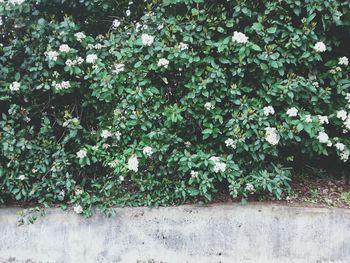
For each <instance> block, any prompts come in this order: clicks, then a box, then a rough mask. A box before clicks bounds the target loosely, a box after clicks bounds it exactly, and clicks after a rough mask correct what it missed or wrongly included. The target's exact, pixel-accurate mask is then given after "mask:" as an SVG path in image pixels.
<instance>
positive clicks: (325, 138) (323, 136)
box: [317, 132, 329, 143]
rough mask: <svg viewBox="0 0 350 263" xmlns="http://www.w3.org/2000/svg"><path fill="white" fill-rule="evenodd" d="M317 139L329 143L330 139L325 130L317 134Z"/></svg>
mask: <svg viewBox="0 0 350 263" xmlns="http://www.w3.org/2000/svg"><path fill="white" fill-rule="evenodd" d="M317 139H318V140H319V142H320V143H328V141H329V137H328V134H327V133H325V132H320V133H319V134H318V136H317Z"/></svg>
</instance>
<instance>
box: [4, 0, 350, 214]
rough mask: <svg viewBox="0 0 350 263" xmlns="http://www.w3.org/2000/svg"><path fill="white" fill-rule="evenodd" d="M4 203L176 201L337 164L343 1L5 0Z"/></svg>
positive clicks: (279, 187) (342, 101) (276, 190)
mask: <svg viewBox="0 0 350 263" xmlns="http://www.w3.org/2000/svg"><path fill="white" fill-rule="evenodd" d="M0 17H1V20H0V25H1V36H0V38H1V47H0V101H1V104H0V111H1V118H0V145H1V156H0V202H2V203H5V204H8V203H11V202H13V201H16V202H19V203H28V202H29V203H37V204H41V205H52V204H59V205H60V206H61V207H62V208H67V206H69V205H70V206H73V207H74V210H75V211H76V212H77V213H82V214H84V215H86V216H89V215H91V213H92V207H93V206H97V207H99V208H101V209H102V210H103V211H104V212H106V213H107V214H111V213H113V210H112V207H113V206H115V205H131V206H137V205H152V206H154V205H155V206H160V205H171V204H181V203H184V202H192V201H194V200H204V201H209V200H212V198H213V197H214V196H215V195H216V194H226V193H227V194H229V195H231V196H232V198H247V197H249V196H250V195H261V194H271V195H273V196H275V197H276V198H278V199H280V198H283V197H284V196H286V195H287V194H288V192H289V191H290V190H291V188H290V184H289V182H290V180H291V174H292V173H293V171H294V170H295V169H294V168H293V167H296V166H298V165H300V161H301V160H302V161H303V162H304V163H307V162H313V163H316V164H317V163H318V164H320V166H321V164H323V163H331V165H332V166H333V167H335V168H336V169H338V170H339V171H340V170H342V169H346V167H348V166H347V165H348V159H349V152H350V150H349V149H350V139H349V131H350V113H349V112H350V111H349V109H350V91H349V87H350V81H349V60H348V57H349V53H350V49H349V46H350V7H349V4H348V2H347V1H341V0H305V1H297V0H279V1H267V0H257V1H246V0H236V1H233V0H228V1H226V0H225V1H204V0H163V1H156V0H153V1H130V2H128V1H112V0H103V1H97V0H79V1H78V0H75V1H65V0H8V1H4V0H1V1H0Z"/></svg>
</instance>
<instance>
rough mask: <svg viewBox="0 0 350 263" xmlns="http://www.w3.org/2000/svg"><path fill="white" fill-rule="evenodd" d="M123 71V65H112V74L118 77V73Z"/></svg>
mask: <svg viewBox="0 0 350 263" xmlns="http://www.w3.org/2000/svg"><path fill="white" fill-rule="evenodd" d="M124 70H125V65H124V64H123V63H116V64H114V65H113V69H112V73H113V74H116V75H118V74H119V73H120V72H123V71H124Z"/></svg>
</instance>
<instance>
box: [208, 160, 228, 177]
mask: <svg viewBox="0 0 350 263" xmlns="http://www.w3.org/2000/svg"><path fill="white" fill-rule="evenodd" d="M209 160H210V161H212V162H213V163H214V172H215V173H219V172H222V173H223V172H225V171H226V164H225V163H224V162H221V161H220V158H219V157H216V156H212V157H210V158H209Z"/></svg>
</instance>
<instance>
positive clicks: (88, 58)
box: [86, 54, 97, 64]
mask: <svg viewBox="0 0 350 263" xmlns="http://www.w3.org/2000/svg"><path fill="white" fill-rule="evenodd" d="M96 60H97V55H95V54H89V55H87V56H86V63H89V64H95V63H96Z"/></svg>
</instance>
